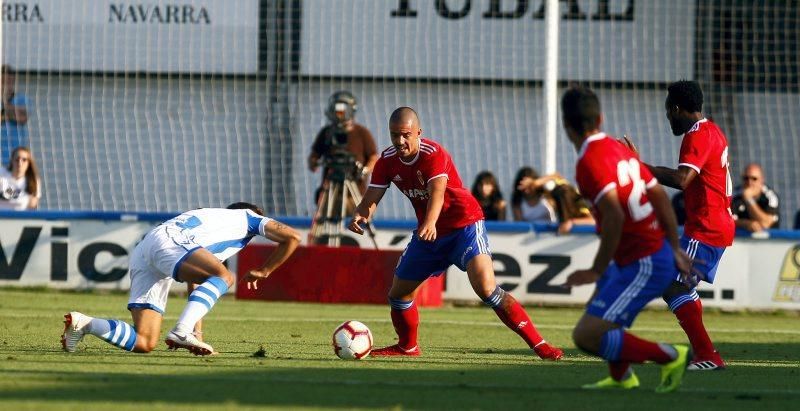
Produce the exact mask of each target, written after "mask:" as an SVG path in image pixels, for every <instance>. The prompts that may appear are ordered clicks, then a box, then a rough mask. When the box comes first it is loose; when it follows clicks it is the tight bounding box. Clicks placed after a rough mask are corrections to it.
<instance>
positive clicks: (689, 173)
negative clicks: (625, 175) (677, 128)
mask: <svg viewBox="0 0 800 411" xmlns="http://www.w3.org/2000/svg"><path fill="white" fill-rule="evenodd" d="M617 141H619V142H620V143H622V145H624V146H625V147H628V149H629V150H631V151H633V153H634V154H636V156H637V157H639V149H637V148H636V145H635V144H633V140H632V139H631V138H630V137H628V136H627V135H625V136H622V139H620V140H617ZM639 162H640V163H642V164H644V165H645V167H647V168H648V169H649V170H650V172H651V173H653V175H654V176H655V177H656V179H657V180H658V182H659V183H660V184H663V185H665V186H667V187H672V188H675V189H678V190H685V189H686V187H687V186H688V185H689V183H691V182H692V180H693V179H694V178H695V177H697V171H695V170H694V169H692V168H691V167H685V166H679V167H678V168H677V169H674V168H669V167H662V166H653V165H650V164H647V163H645V162H643V161H641V159H640V160H639Z"/></svg>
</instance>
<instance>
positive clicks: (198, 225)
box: [163, 208, 271, 261]
mask: <svg viewBox="0 0 800 411" xmlns="http://www.w3.org/2000/svg"><path fill="white" fill-rule="evenodd" d="M270 220H271V219H270V218H268V217H263V216H260V215H258V214H256V213H254V212H252V211H250V210H246V209H239V210H229V209H227V208H200V209H197V210H192V211H187V212H185V213H183V214H181V215H179V216H177V217H175V218H173V219H171V220H168V221H166V222H164V224H163V225H166V226H172V227H177V228H179V229H180V230H181V232H182V233H183V234H184V235H186V237H187V238H189V239H191V240H192V241H194V242H195V243H196V244H197V245H199V246H201V247H203V248H205V249H206V250H208V251H210V252H211V253H212V254H214V256H215V257H217V258H218V259H219V260H220V261H225V260H227V259H228V258H230V257H231V256H233V255H234V254H236V253H238V252H239V251H241V249H242V248H244V246H246V245H247V243H248V242H250V240H251V239H252V238H253V237H254V236H256V235H261V236H264V237H266V234H265V225H266V224H267V223H268V222H269V221H270Z"/></svg>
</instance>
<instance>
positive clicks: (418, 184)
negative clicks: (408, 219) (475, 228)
mask: <svg viewBox="0 0 800 411" xmlns="http://www.w3.org/2000/svg"><path fill="white" fill-rule="evenodd" d="M437 177H445V178H447V188H446V189H445V192H444V205H443V206H442V212H441V214H440V215H439V220H438V221H436V231H437V233H438V234H439V235H440V236H441V235H447V234H448V233H449V232H451V231H453V230H455V229H457V228H462V227H466V226H468V225H470V224H472V223H474V222H476V221H478V220H483V211H482V210H481V206H480V205H479V204H478V201H477V200H475V198H473V197H472V193H470V191H469V190H467V188H465V187H464V183H462V182H461V177H459V175H458V170H456V166H455V164H453V159H452V158H451V157H450V154H449V153H448V152H447V151H445V149H444V148H443V147H442V146H440V145H439V144H438V143H436V142H434V141H431V140H428V139H425V138H423V139H420V143H419V152H418V153H417V156H416V157H414V159H413V160H411V161H409V162H405V161H403V160H402V159H400V156H399V155H398V154H397V150H396V149H395V148H394V147H389V148H387V149H386V150H383V153H381V157H380V158H379V159H378V162H377V163H375V169H374V170H373V171H372V181H371V182H370V184H369V185H370V187H377V188H389V185H390V184H394V185H395V186H397V188H399V189H400V191H401V192H402V193H403V194H404V195H405V196H406V197H408V199H409V201H411V205H413V206H414V212H415V213H416V215H417V222H418V224H420V225H421V224H422V222H423V221H424V220H425V213H426V212H427V210H428V199H429V194H428V182H430V181H431V180H433V179H434V178H437Z"/></svg>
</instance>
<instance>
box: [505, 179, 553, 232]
mask: <svg viewBox="0 0 800 411" xmlns="http://www.w3.org/2000/svg"><path fill="white" fill-rule="evenodd" d="M548 181H550V176H544V177H539V173H537V172H536V170H534V169H533V168H532V167H522V168H520V169H519V171H517V176H516V177H515V178H514V192H513V193H512V194H511V213H512V215H513V218H514V221H527V222H531V223H555V222H557V221H558V216H557V215H556V211H555V209H553V207H552V206H551V205H550V203H549V202H548V201H542V197H543V196H544V195H545V190H544V189H543V187H544V185H545V184H546V183H547V182H548Z"/></svg>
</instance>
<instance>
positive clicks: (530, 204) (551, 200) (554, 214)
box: [512, 167, 595, 234]
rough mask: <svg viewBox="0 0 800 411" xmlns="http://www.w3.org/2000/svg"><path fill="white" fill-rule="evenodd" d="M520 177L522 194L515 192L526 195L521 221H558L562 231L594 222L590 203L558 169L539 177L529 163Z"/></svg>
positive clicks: (519, 190) (523, 198)
mask: <svg viewBox="0 0 800 411" xmlns="http://www.w3.org/2000/svg"><path fill="white" fill-rule="evenodd" d="M517 180H518V183H517V185H516V190H517V191H518V192H520V193H521V194H517V192H515V195H517V196H519V197H521V198H522V200H521V201H519V217H520V220H519V221H530V222H535V223H558V232H559V233H560V234H564V233H568V232H569V231H570V230H572V227H573V225H575V224H578V225H594V223H595V221H594V218H593V217H592V213H591V210H590V205H589V204H588V203H587V202H586V200H585V199H584V198H583V197H581V195H580V193H578V190H577V189H576V188H575V187H574V186H572V185H571V184H569V182H568V181H567V180H566V179H564V177H562V176H561V175H559V174H558V173H554V174H550V175H547V176H544V177H539V176H538V175H537V174H536V172H535V170H533V169H530V168H529V167H526V168H523V169H522V170H520V172H519V173H518V174H517ZM512 202H513V199H512ZM515 214H516V212H515ZM515 217H517V216H516V215H515Z"/></svg>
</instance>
